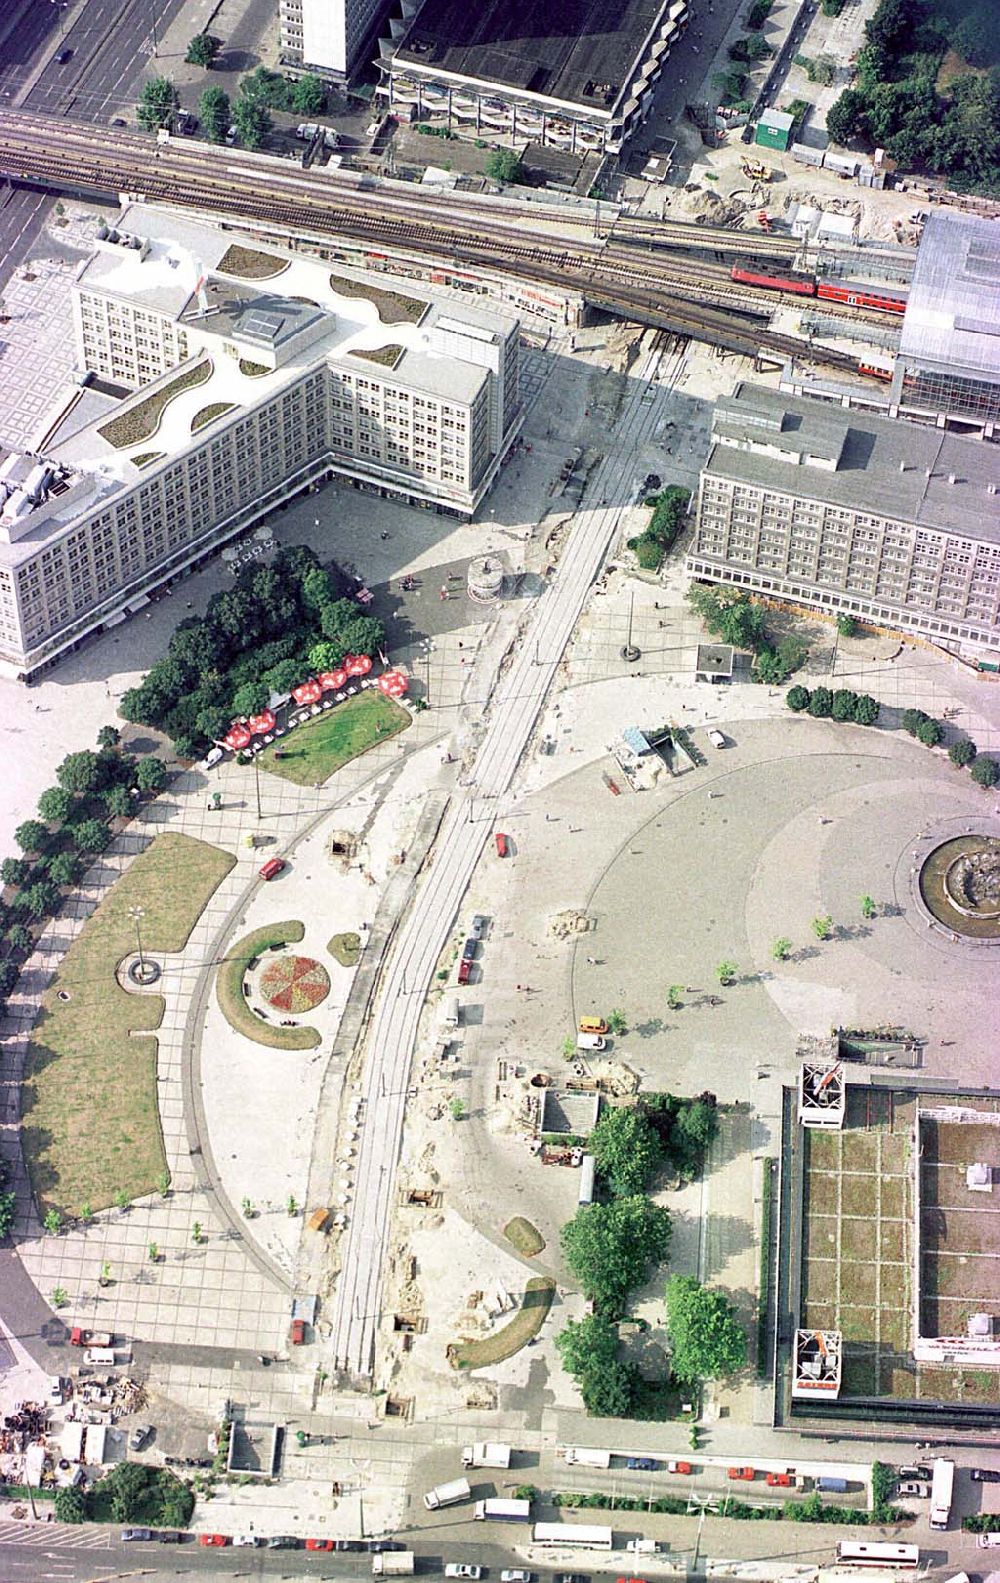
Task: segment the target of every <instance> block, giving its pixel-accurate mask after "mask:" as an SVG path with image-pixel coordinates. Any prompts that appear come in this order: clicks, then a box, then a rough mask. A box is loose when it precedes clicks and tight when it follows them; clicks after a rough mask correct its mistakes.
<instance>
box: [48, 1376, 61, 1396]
mask: <svg viewBox="0 0 1000 1583" xmlns="http://www.w3.org/2000/svg"><path fill="white" fill-rule="evenodd" d="M62 1399H63V1382H62V1378H61V1376H60V1375H58V1374H50V1375H49V1401H50V1402H60V1403H61V1402H62Z"/></svg>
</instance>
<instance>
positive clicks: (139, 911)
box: [128, 907, 146, 979]
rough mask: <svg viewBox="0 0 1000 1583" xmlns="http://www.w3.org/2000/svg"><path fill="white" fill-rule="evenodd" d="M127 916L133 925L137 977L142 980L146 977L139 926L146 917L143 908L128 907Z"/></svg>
mask: <svg viewBox="0 0 1000 1583" xmlns="http://www.w3.org/2000/svg"><path fill="white" fill-rule="evenodd" d="M128 915H129V917H130V918H131V919H132V921H133V923H134V924H135V943H136V947H137V949H138V952H139V977H140V979H144V978H145V977H146V959H145V957H144V956H143V954H142V930H141V929H140V928H139V925H140V923H141V922H142V920H143V918H145V916H146V909H145V907H130V908H129V910H128Z"/></svg>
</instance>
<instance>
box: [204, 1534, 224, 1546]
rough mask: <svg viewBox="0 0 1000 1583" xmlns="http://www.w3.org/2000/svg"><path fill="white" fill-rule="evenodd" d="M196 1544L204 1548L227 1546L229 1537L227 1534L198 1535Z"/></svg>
mask: <svg viewBox="0 0 1000 1583" xmlns="http://www.w3.org/2000/svg"><path fill="white" fill-rule="evenodd" d="M198 1543H199V1544H200V1545H205V1546H206V1547H207V1546H209V1545H227V1544H228V1543H229V1535H228V1534H199V1535H198Z"/></svg>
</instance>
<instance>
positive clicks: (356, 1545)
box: [333, 1539, 365, 1550]
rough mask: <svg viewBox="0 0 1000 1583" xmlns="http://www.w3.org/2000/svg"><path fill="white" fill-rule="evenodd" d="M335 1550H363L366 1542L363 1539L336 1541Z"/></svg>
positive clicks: (334, 1542)
mask: <svg viewBox="0 0 1000 1583" xmlns="http://www.w3.org/2000/svg"><path fill="white" fill-rule="evenodd" d="M333 1548H334V1549H335V1550H363V1549H364V1548H365V1541H364V1540H363V1539H335V1540H334V1541H333Z"/></svg>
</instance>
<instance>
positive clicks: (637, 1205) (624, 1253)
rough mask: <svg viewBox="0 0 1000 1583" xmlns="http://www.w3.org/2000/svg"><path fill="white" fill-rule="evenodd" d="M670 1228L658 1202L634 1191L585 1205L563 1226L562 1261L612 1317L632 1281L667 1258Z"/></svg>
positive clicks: (621, 1308) (620, 1309)
mask: <svg viewBox="0 0 1000 1583" xmlns="http://www.w3.org/2000/svg"><path fill="white" fill-rule="evenodd" d="M671 1231H672V1227H671V1224H670V1216H669V1214H668V1213H667V1211H666V1210H665V1209H661V1208H660V1206H659V1205H658V1204H651V1203H650V1202H649V1200H648V1199H646V1198H644V1197H642V1196H640V1195H636V1196H634V1197H632V1198H616V1199H615V1200H614V1201H613V1202H612V1203H610V1204H584V1205H583V1206H582V1207H581V1208H580V1209H578V1210H577V1212H576V1214H575V1215H574V1217H573V1219H572V1220H570V1221H567V1223H566V1225H565V1226H563V1228H562V1238H561V1240H562V1248H563V1253H564V1255H565V1257H566V1262H567V1264H568V1265H569V1267H570V1269H571V1270H572V1272H573V1274H574V1276H575V1277H576V1279H577V1280H578V1281H579V1283H580V1286H581V1288H582V1290H583V1293H584V1296H586V1297H587V1298H589V1299H590V1300H591V1301H592V1302H593V1303H594V1305H595V1307H596V1308H597V1311H598V1312H599V1313H600V1314H602V1315H604V1316H606V1317H607V1318H617V1317H618V1315H620V1314H621V1313H622V1312H623V1311H624V1308H625V1303H626V1301H627V1299H628V1294H629V1292H630V1291H631V1290H632V1288H633V1287H634V1286H641V1285H642V1284H643V1282H644V1281H646V1280H647V1279H648V1276H649V1271H650V1267H651V1266H652V1265H653V1264H654V1263H658V1262H660V1261H662V1260H663V1259H665V1258H666V1256H667V1251H668V1249H669V1247H670V1236H671Z"/></svg>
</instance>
